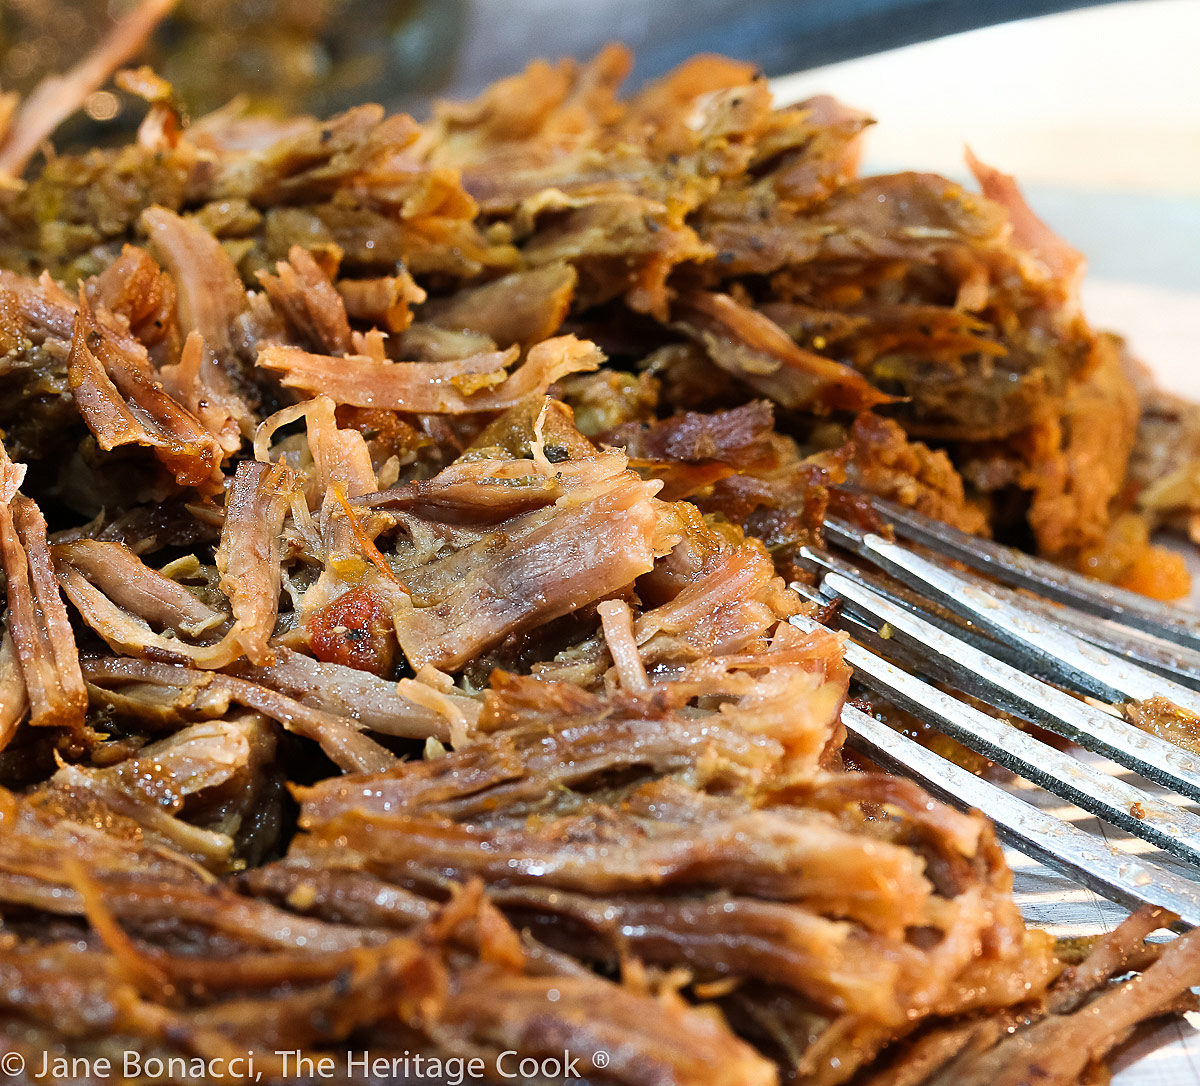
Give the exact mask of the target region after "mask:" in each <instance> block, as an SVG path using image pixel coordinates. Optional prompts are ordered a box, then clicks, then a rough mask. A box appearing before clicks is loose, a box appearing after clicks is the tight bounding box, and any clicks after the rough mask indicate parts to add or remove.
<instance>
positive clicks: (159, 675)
mask: <svg viewBox="0 0 1200 1086" xmlns="http://www.w3.org/2000/svg"><path fill="white" fill-rule="evenodd" d="M83 673H84V675H85V676H86V677H87V680H88V682H89V683H92V684H93V685H96V686H99V687H102V688H105V687H111V686H116V687H118V688H119V687H120V686H121V685H122V684H124V683H148V684H150V685H152V686H156V687H159V688H160V689H161V690H163V691H176V692H177V693H176V697H175V699H174V702H175V704H177V705H179V706H180V707H181V708H183V709H184V710H186V709H187V708H188V707H190V706H192V705H199V703H201V702H202V699H203V697H204V695H208V696H209V698H210V700H209V701H207V702H204V703H203V704H204V711H205V713H206V714H208V715H215V716H220V715H223V714H224V713H225V712H227V711H228V708H229V704H230V703H231V702H236V703H237V704H239V705H243V706H245V707H246V708H248V709H254V710H256V711H257V712H260V713H262V714H263V716H267V717H270V718H271V719H272V720H276V721H278V722H279V723H280V724H282V725H283V726H284V727H285V728H287V729H288V731H290V732H294V733H295V734H296V735H302V736H304V737H305V738H308V739H313V740H315V741H316V742H317V743H318V744H320V746H321V749H322V750H323V751H324V752H325V753H326V754H327V755H328V756H329V759H330V760H331V761H332V762H333V763H334V764H335V765H336V766H337V767H338V768H339V769H342V770H344V771H345V772H347V773H375V772H379V771H380V770H383V769H386V768H388V767H389V766H391V765H394V764H395V763H396V758H395V756H394V755H392V754H391V753H390V752H389V751H388V750H386V749H385V748H384V747H382V746H380V745H379V744H378V743H376V742H375V740H373V739H371V738H370V737H369V736H366V735H363V734H362V732H361V731H360V730H359V728H360V725H359V724H358V722H356V721H351V720H346V719H345V718H343V717H339V716H334V715H333V714H332V713H327V712H324V711H323V710H321V709H318V708H314V707H312V706H310V705H305V704H302V703H301V702H299V701H296V700H295V699H294V698H290V697H288V696H287V695H285V694H280V693H279V692H278V691H275V690H271V689H268V688H267V687H265V686H260V685H259V684H257V683H254V682H249V681H248V680H246V679H241V678H238V677H237V676H234V675H225V674H223V673H221V672H219V671H200V670H198V669H196V668H189V667H182V666H180V665H178V664H162V663H154V662H151V661H149V660H133V659H127V658H112V657H86V658H85V659H84V660H83Z"/></svg>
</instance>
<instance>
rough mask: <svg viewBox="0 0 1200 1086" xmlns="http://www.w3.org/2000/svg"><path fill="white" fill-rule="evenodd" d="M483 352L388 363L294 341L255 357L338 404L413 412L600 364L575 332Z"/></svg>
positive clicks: (465, 404)
mask: <svg viewBox="0 0 1200 1086" xmlns="http://www.w3.org/2000/svg"><path fill="white" fill-rule="evenodd" d="M519 355H520V349H519V348H517V347H509V348H508V349H507V350H504V351H484V352H482V353H480V354H475V355H472V356H470V357H468V358H462V359H456V360H455V361H452V362H392V361H389V360H388V359H387V358H386V357H368V356H366V355H346V356H345V357H333V356H329V355H316V354H310V353H309V352H307V351H302V350H300V349H299V348H297V347H276V346H267V347H264V348H263V349H262V350H261V351H260V352H259V355H258V364H259V365H260V366H262V367H263V368H264V369H268V370H271V371H272V372H274V373H277V374H279V376H280V380H281V382H282V383H283V385H284V387H286V388H296V389H299V390H300V391H302V392H305V393H307V394H308V395H310V396H311V395H315V394H317V393H322V392H323V393H327V394H328V395H330V396H332V397H333V398H334V399H335V400H337V402H338V403H344V404H351V405H353V406H355V407H377V408H384V409H387V410H391V411H405V412H409V413H416V414H427V413H443V414H452V415H461V414H469V413H473V412H477V411H501V410H505V409H506V408H509V407H514V406H516V405H517V404H518V403H520V402H521V401H522V400H524V399H526V398H527V397H529V396H536V395H541V394H543V393H545V391H546V390H547V389H548V388H549V387H550V386H551V385H552V384H554V382H555V381H559V380H561V379H562V378H563V377H566V376H567V375H568V374H572V373H590V372H592V371H593V370H596V369H598V368H599V367H600V362H601V360H602V355H601V354H600V352H599V350H597V348H596V347H595V346H594V345H593V344H591V343H586V342H583V341H582V340H579V339H576V338H575V337H574V336H556V337H555V338H554V339H548V340H545V341H543V342H542V343H539V344H537V345H536V346H535V347H532V348H530V350H529V352H528V353H527V354H526V356H525V361H524V362H523V363H522V364H521V365H520V366H519V367H518V368H517V369H515V370H513V371H512V372H511V373H510V372H508V367H509V366H511V365H512V364H513V363H514V362H515V361H516V360H517V358H518V357H519Z"/></svg>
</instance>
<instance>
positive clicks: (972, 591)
mask: <svg viewBox="0 0 1200 1086" xmlns="http://www.w3.org/2000/svg"><path fill="white" fill-rule="evenodd" d="M825 531H826V537H827V538H828V539H830V540H833V541H835V542H836V543H837V544H838V545H839V546H844V547H846V548H847V549H849V550H851V551H853V552H854V553H856V554H858V555H860V556H861V557H863V558H866V559H867V560H868V561H871V562H873V563H874V564H875V565H877V566H879V567H880V568H881V569H884V570H886V571H887V572H888V573H890V574H891V575H892V576H894V577H897V578H898V579H900V580H902V581H904V582H905V583H906V584H908V585H910V586H911V587H915V588H918V589H919V590H920V591H922V592H924V593H927V594H930V595H932V596H934V597H935V598H936V599H938V600H939V601H941V602H942V603H944V604H945V605H946V606H947V607H949V608H950V609H951V610H953V611H955V612H957V613H958V614H960V615H964V616H966V617H967V618H969V619H970V620H971V621H972V622H973V623H975V624H976V625H978V626H981V627H983V628H984V629H986V630H987V631H988V632H989V633H991V634H992V635H993V636H994V637H997V638H999V639H1000V640H1002V641H1005V642H1007V643H1008V644H1010V645H1011V644H1017V645H1022V646H1024V647H1025V648H1026V649H1027V650H1028V651H1029V652H1030V653H1032V654H1033V655H1034V656H1036V657H1037V658H1038V659H1039V660H1040V661H1041V663H1042V664H1043V665H1045V666H1048V667H1051V668H1054V669H1056V670H1057V672H1058V673H1059V674H1060V675H1061V676H1062V678H1063V679H1064V681H1065V682H1067V683H1068V684H1070V685H1072V686H1075V687H1077V688H1078V689H1079V690H1081V691H1084V692H1086V693H1089V694H1092V695H1094V696H1096V697H1098V698H1102V699H1104V700H1105V701H1109V702H1113V703H1118V702H1122V701H1144V700H1146V699H1148V698H1152V697H1155V696H1162V697H1166V698H1169V699H1170V700H1171V701H1173V702H1174V703H1175V704H1176V705H1179V706H1181V707H1182V708H1185V709H1190V710H1191V711H1192V712H1196V713H1200V696H1198V695H1197V694H1196V692H1195V691H1193V690H1189V689H1188V688H1187V687H1185V686H1181V685H1180V684H1179V683H1176V682H1172V681H1171V680H1170V679H1167V678H1165V677H1164V676H1162V675H1160V674H1158V673H1156V672H1152V671H1148V670H1147V669H1145V668H1143V667H1139V666H1138V665H1137V664H1134V663H1131V662H1130V661H1128V660H1125V659H1122V658H1121V657H1119V656H1114V655H1113V654H1112V653H1109V652H1105V651H1104V650H1103V649H1100V648H1097V647H1096V646H1095V645H1093V644H1092V643H1091V642H1089V641H1086V640H1084V639H1083V638H1082V637H1078V636H1076V635H1075V634H1073V633H1071V632H1070V631H1068V630H1065V629H1064V628H1062V627H1061V626H1059V627H1058V628H1057V629H1056V628H1055V626H1054V625H1052V624H1051V623H1049V622H1048V621H1047V620H1046V619H1044V618H1042V617H1039V616H1036V615H1032V614H1031V613H1030V612H1028V611H1026V610H1025V609H1024V608H1022V607H1020V606H1017V605H1015V604H1013V603H1010V602H1008V601H1006V600H1004V599H1001V598H1000V596H999V595H998V594H996V593H995V592H992V591H990V590H989V589H988V588H986V587H984V586H983V585H980V584H976V583H974V582H973V581H971V580H968V579H967V578H966V577H964V576H962V575H961V574H959V573H957V572H955V571H953V570H950V569H946V568H943V567H941V566H938V565H935V564H934V563H933V562H931V561H929V560H928V559H926V558H923V557H922V556H921V555H919V554H916V553H915V552H914V551H911V550H909V549H908V548H907V547H904V546H901V545H899V544H897V543H891V542H889V541H888V540H886V539H884V538H883V537H882V536H878V535H875V534H874V533H869V532H862V531H859V530H858V529H857V528H855V527H853V526H852V525H850V524H848V523H846V522H845V521H841V520H836V519H834V518H830V519H829V520H827V521H826V524H825Z"/></svg>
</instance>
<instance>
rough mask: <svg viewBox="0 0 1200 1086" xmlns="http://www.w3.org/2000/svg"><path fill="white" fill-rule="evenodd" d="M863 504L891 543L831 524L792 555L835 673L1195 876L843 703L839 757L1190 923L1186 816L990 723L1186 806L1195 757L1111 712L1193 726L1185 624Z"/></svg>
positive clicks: (1199, 649) (1198, 902)
mask: <svg viewBox="0 0 1200 1086" xmlns="http://www.w3.org/2000/svg"><path fill="white" fill-rule="evenodd" d="M870 501H871V503H872V505H873V506H874V507H875V509H876V511H877V513H878V514H879V515H880V517H881V519H882V520H884V521H885V522H887V523H890V524H891V525H892V526H893V530H894V532H895V534H896V536H898V537H899V538H900V539H902V540H905V541H906V542H904V543H902V542H894V541H892V540H889V539H885V538H884V537H883V536H882V535H879V534H877V533H874V532H871V531H867V530H863V529H860V528H858V527H855V526H854V525H852V524H850V523H848V522H846V521H844V520H840V519H836V518H830V519H828V520H827V521H826V525H825V539H826V544H827V546H826V547H824V548H820V547H806V548H804V549H803V550H802V551H801V553H800V556H799V557H800V562H801V564H802V565H803V566H805V567H806V568H807V569H808V570H810V571H811V572H812V573H813V574H814V575H815V577H816V586H815V587H810V586H808V585H803V584H799V583H797V584H794V585H793V586H792V587H793V588H795V589H796V590H797V591H799V592H800V593H801V594H802V595H805V596H806V597H807V598H809V599H811V600H813V601H814V602H817V603H820V604H823V605H833V604H836V606H835V607H834V606H830V607H829V610H828V612H827V615H828V617H827V622H828V623H829V624H830V625H832V626H834V627H837V628H841V629H844V630H846V631H847V632H848V633H849V634H850V635H851V638H852V641H851V643H850V644H849V645H848V646H847V653H846V659H847V662H848V663H849V664H850V665H851V666H852V667H853V668H854V671H855V677H856V679H858V680H859V681H860V682H861V683H863V684H864V685H865V686H867V687H869V688H871V689H873V690H875V691H877V692H879V693H881V694H883V695H884V696H885V697H886V698H887V699H888V700H889V701H890V702H892V703H893V704H895V705H897V706H899V707H900V708H902V709H906V710H908V711H910V712H912V713H913V714H914V715H916V716H917V717H919V718H921V719H923V720H924V721H926V722H927V723H929V724H931V725H932V726H934V727H935V728H936V729H938V730H939V731H941V732H942V733H943V734H945V735H947V736H949V737H951V738H952V739H955V740H957V741H958V742H959V743H961V744H962V745H963V746H965V747H968V748H969V749H971V750H973V751H976V752H977V753H979V754H981V755H983V756H984V757H986V758H989V759H991V760H992V761H994V762H996V763H997V764H999V765H1001V766H1003V767H1004V768H1006V769H1009V770H1011V771H1012V772H1014V773H1016V774H1017V775H1018V776H1020V777H1023V778H1025V779H1026V780H1027V781H1029V782H1031V783H1033V784H1035V785H1038V786H1040V787H1041V788H1044V789H1045V790H1046V791H1048V792H1051V793H1053V794H1054V795H1056V796H1058V797H1060V798H1062V799H1064V800H1067V801H1068V802H1070V803H1072V804H1075V805H1076V806H1078V807H1080V808H1082V809H1083V810H1085V811H1088V812H1090V813H1091V814H1093V815H1095V816H1096V817H1097V818H1099V819H1100V820H1102V821H1103V822H1106V823H1109V824H1111V825H1113V826H1116V827H1118V828H1119V829H1121V830H1124V831H1126V832H1128V833H1130V834H1132V835H1134V836H1136V837H1139V838H1141V839H1142V840H1144V841H1147V842H1149V843H1150V844H1152V845H1154V846H1156V847H1157V848H1160V849H1162V850H1163V851H1164V852H1166V853H1168V854H1170V855H1172V856H1174V857H1177V858H1178V859H1181V860H1184V861H1186V862H1187V863H1189V864H1192V865H1196V866H1197V870H1196V873H1195V877H1194V878H1191V877H1188V875H1187V874H1183V873H1179V872H1176V871H1172V870H1168V869H1167V868H1165V867H1162V866H1160V865H1158V864H1155V863H1153V862H1152V861H1149V860H1145V859H1139V858H1134V857H1132V856H1130V855H1128V854H1122V853H1119V852H1117V851H1116V850H1114V849H1112V848H1111V847H1110V846H1109V845H1108V844H1107V843H1106V842H1105V841H1103V840H1102V839H1101V838H1100V837H1099V836H1097V835H1095V834H1092V833H1088V832H1086V831H1085V830H1082V829H1080V828H1079V827H1077V826H1075V825H1073V824H1072V823H1070V822H1067V821H1065V820H1063V819H1061V818H1059V817H1057V816H1056V815H1054V814H1051V813H1049V812H1047V811H1043V810H1041V809H1039V808H1037V807H1035V806H1033V805H1032V804H1030V803H1027V802H1025V801H1024V800H1022V799H1020V798H1018V797H1017V796H1015V795H1013V794H1012V793H1010V792H1008V791H1006V790H1005V789H1003V788H1000V787H998V786H997V785H995V784H992V783H991V782H989V781H986V780H983V779H981V778H980V777H977V776H975V775H974V774H972V773H970V772H968V771H966V770H964V769H962V768H961V767H959V766H958V765H956V764H954V763H952V762H950V761H948V760H947V759H945V758H943V757H942V756H940V755H939V754H936V753H935V752H933V751H931V750H929V749H928V748H926V747H924V746H922V745H920V744H919V743H917V742H915V741H914V740H912V739H910V738H908V737H907V736H905V735H903V734H901V733H900V732H898V731H896V730H894V729H893V728H891V727H890V726H888V725H887V724H885V723H883V722H882V721H881V720H879V719H877V718H876V717H874V716H872V715H870V714H869V713H867V712H864V711H863V710H862V709H860V708H858V707H857V706H855V705H852V704H851V705H847V707H846V708H845V710H844V711H843V716H842V719H843V722H844V723H845V725H846V729H847V732H848V736H849V740H848V741H849V743H850V745H851V746H852V747H854V748H856V749H858V750H860V751H861V752H862V753H864V754H866V755H868V756H869V757H870V758H872V759H873V760H874V761H876V762H878V763H880V764H882V765H884V766H886V767H887V768H891V769H894V770H897V771H899V772H902V773H905V774H907V775H909V776H912V777H915V778H917V779H918V780H920V781H921V782H922V783H924V784H925V785H926V786H927V787H928V788H930V790H931V791H934V792H935V793H937V794H939V795H941V796H942V797H943V798H945V799H947V800H949V801H950V802H952V803H954V804H955V805H957V806H966V807H974V808H977V809H979V810H980V811H982V812H983V813H984V814H985V815H987V816H988V817H989V818H990V819H991V820H992V821H993V822H994V823H995V825H996V826H997V829H998V831H999V832H1000V834H1001V836H1002V838H1004V839H1005V840H1006V841H1007V842H1008V843H1010V844H1011V845H1012V846H1013V847H1014V848H1016V849H1017V850H1019V851H1021V852H1024V853H1025V854H1027V855H1029V856H1032V857H1033V858H1035V859H1037V860H1039V861H1040V862H1042V863H1044V864H1045V865H1046V866H1048V867H1051V868H1054V869H1056V870H1058V871H1061V872H1063V873H1064V874H1066V875H1068V876H1069V877H1071V878H1073V879H1074V880H1075V881H1077V882H1079V883H1082V884H1083V885H1085V886H1087V887H1089V888H1090V889H1092V890H1095V891H1096V892H1097V893H1099V894H1101V895H1102V896H1104V897H1108V898H1110V899H1112V900H1114V901H1117V902H1119V903H1121V904H1122V905H1126V906H1131V907H1134V906H1138V905H1141V904H1152V905H1158V906H1161V907H1162V908H1165V909H1167V910H1169V911H1170V912H1172V913H1175V914H1176V915H1177V916H1178V917H1179V918H1180V923H1181V925H1183V926H1188V927H1196V926H1200V817H1198V816H1197V815H1196V814H1193V813H1192V812H1191V811H1188V810H1187V809H1186V808H1185V807H1183V806H1181V805H1180V803H1179V802H1177V801H1175V800H1174V799H1172V798H1159V797H1156V796H1152V795H1151V794H1150V793H1149V792H1147V791H1146V790H1145V789H1143V788H1140V787H1137V786H1135V785H1133V784H1130V783H1128V782H1127V781H1125V780H1123V779H1121V778H1119V777H1116V776H1113V775H1112V774H1110V773H1108V772H1105V771H1104V769H1102V768H1100V767H1097V766H1094V765H1091V764H1089V763H1088V762H1087V761H1083V760H1081V759H1080V758H1078V757H1077V756H1076V755H1075V754H1073V753H1071V752H1070V751H1069V750H1062V749H1059V747H1057V746H1052V745H1050V744H1049V743H1046V742H1043V741H1042V740H1040V739H1038V738H1037V737H1036V736H1034V735H1031V734H1029V733H1027V732H1025V731H1022V730H1021V729H1020V728H1018V727H1017V726H1016V725H1014V724H1013V723H1011V722H1010V721H1009V720H1007V719H1005V718H1004V714H1011V715H1012V716H1016V717H1019V718H1021V719H1023V720H1025V721H1028V722H1030V723H1033V724H1036V725H1039V726H1040V727H1041V728H1043V729H1045V730H1046V731H1049V732H1052V733H1054V734H1055V735H1058V736H1060V737H1062V738H1063V739H1066V740H1069V741H1070V742H1071V743H1074V744H1076V745H1077V746H1079V747H1082V748H1084V749H1085V750H1089V751H1092V752H1094V753H1096V754H1099V755H1102V756H1104V757H1105V758H1107V759H1109V760H1111V761H1113V762H1116V763H1118V764H1120V765H1122V766H1125V767H1126V768H1128V769H1130V770H1133V771H1134V772H1135V773H1137V774H1138V775H1139V776H1141V777H1143V778H1145V779H1146V780H1148V781H1153V782H1155V783H1156V784H1158V785H1160V786H1162V787H1164V788H1166V789H1168V790H1169V791H1171V792H1173V793H1175V794H1176V796H1178V797H1183V798H1184V799H1190V800H1200V759H1198V758H1196V757H1195V756H1194V755H1192V754H1191V753H1190V752H1189V751H1186V750H1184V749H1183V748H1181V747H1178V746H1176V745H1174V744H1173V743H1170V742H1168V741H1166V740H1164V739H1161V738H1159V737H1157V736H1154V735H1151V734H1149V733H1147V732H1144V731H1141V730H1140V729H1138V728H1136V727H1134V726H1133V725H1132V724H1129V723H1127V722H1126V721H1125V720H1124V719H1123V717H1122V716H1121V715H1120V713H1119V712H1118V711H1117V709H1116V708H1115V707H1117V706H1120V705H1121V704H1122V703H1124V702H1129V701H1137V700H1144V699H1147V698H1150V697H1153V696H1156V695H1158V696H1162V697H1166V698H1168V699H1170V700H1171V701H1172V702H1174V703H1175V704H1176V705H1178V706H1180V707H1181V708H1184V709H1188V710H1191V711H1193V712H1196V713H1198V714H1200V693H1198V690H1200V617H1198V616H1196V615H1193V614H1190V613H1189V612H1187V611H1182V610H1180V609H1178V608H1173V607H1168V606H1165V605H1162V604H1157V603H1154V602H1153V601H1150V600H1147V599H1145V598H1144V597H1141V596H1137V595H1135V594H1133V593H1130V592H1126V591H1123V590H1121V589H1116V588H1113V587H1111V586H1108V585H1102V584H1100V583H1098V582H1093V581H1090V580H1088V579H1087V578H1084V577H1081V576H1079V575H1077V574H1073V573H1070V572H1067V571H1064V570H1062V569H1060V568H1058V567H1056V566H1052V565H1050V564H1049V563H1047V562H1044V561H1041V560H1040V559H1036V558H1033V557H1031V556H1029V555H1027V554H1024V553H1022V552H1020V551H1016V550H1013V549H1011V548H1008V547H1004V546H1001V545H1000V544H996V543H992V542H990V541H986V540H980V539H976V538H974V537H972V536H968V535H966V534H964V533H962V532H959V531H957V530H956V529H954V528H950V527H948V526H947V525H944V524H941V523H938V522H936V521H933V520H930V519H928V518H926V517H923V516H921V515H919V514H916V513H913V512H912V511H910V510H907V509H902V508H900V507H898V506H894V505H892V504H891V503H888V502H885V501H882V500H879V499H870ZM956 567H957V568H956ZM962 567H966V568H962ZM982 574H986V576H983V575H982ZM792 621H793V622H794V623H795V624H796V625H798V626H800V627H802V628H807V629H813V628H815V627H816V626H817V625H818V624H817V623H816V622H815V621H814V620H812V619H807V618H800V617H797V618H795V619H793V620H792ZM933 682H937V683H939V684H941V685H939V686H935V685H932V683H933ZM942 686H948V687H951V688H953V689H954V690H956V691H959V692H961V693H963V694H969V695H971V696H972V697H974V698H977V699H979V700H980V701H982V702H984V703H985V704H987V705H988V706H990V707H992V709H994V710H998V711H1000V715H991V714H990V713H986V712H984V711H982V710H981V709H979V708H977V707H976V706H975V705H972V704H968V703H967V702H965V701H963V700H961V699H960V697H955V696H953V695H952V694H949V693H947V692H946V691H945V690H944V689H942V688H941V687H942Z"/></svg>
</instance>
